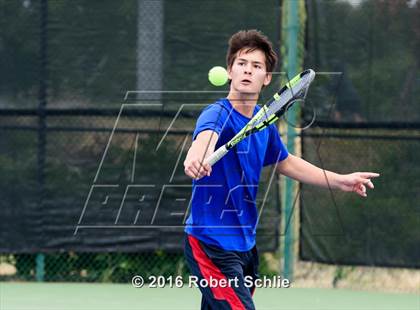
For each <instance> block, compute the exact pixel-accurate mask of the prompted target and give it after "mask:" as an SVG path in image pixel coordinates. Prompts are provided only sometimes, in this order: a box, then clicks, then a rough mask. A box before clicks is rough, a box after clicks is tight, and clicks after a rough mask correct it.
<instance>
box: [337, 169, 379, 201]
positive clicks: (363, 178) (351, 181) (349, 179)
mask: <svg viewBox="0 0 420 310" xmlns="http://www.w3.org/2000/svg"><path fill="white" fill-rule="evenodd" d="M377 177H379V173H374V172H355V173H350V174H343V175H341V176H340V179H339V184H338V188H339V189H341V190H342V191H345V192H355V193H357V194H359V195H360V196H362V197H367V193H366V187H369V188H370V189H373V188H374V186H373V182H372V180H371V179H372V178H377Z"/></svg>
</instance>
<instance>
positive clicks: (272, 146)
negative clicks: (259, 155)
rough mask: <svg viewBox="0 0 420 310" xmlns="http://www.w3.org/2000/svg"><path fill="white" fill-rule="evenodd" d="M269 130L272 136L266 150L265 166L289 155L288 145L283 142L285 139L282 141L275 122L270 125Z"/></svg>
mask: <svg viewBox="0 0 420 310" xmlns="http://www.w3.org/2000/svg"><path fill="white" fill-rule="evenodd" d="M268 130H269V131H270V136H269V141H268V146H267V150H266V152H265V157H264V164H263V165H264V166H268V165H273V164H275V163H277V162H279V161H282V160H285V159H286V158H287V156H288V155H289V152H288V151H287V148H286V146H285V145H284V144H283V141H281V138H280V135H279V132H278V131H277V128H276V126H275V125H274V124H273V125H270V127H269V128H268Z"/></svg>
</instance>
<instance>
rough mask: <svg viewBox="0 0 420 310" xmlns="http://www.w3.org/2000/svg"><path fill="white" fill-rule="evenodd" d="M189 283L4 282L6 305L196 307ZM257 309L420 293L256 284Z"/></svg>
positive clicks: (338, 306) (384, 303) (24, 308)
mask: <svg viewBox="0 0 420 310" xmlns="http://www.w3.org/2000/svg"><path fill="white" fill-rule="evenodd" d="M200 298H201V297H200V293H199V291H198V289H195V288H193V289H191V288H153V289H152V288H140V289H136V288H133V287H132V286H131V285H124V284H68V283H42V284H37V283H1V284H0V300H1V301H0V308H1V309H2V310H38V309H39V310H41V309H42V310H82V309H83V310H94V309H95V310H96V309H98V310H99V309H100V310H115V309H120V310H125V309H127V310H132V309H184V310H186V309H198V308H199V307H200ZM255 304H256V307H257V309H278V310H280V309H290V310H292V309H293V310H305V309H308V310H309V309H310V310H317V309H319V310H329V309H331V310H373V309H377V310H388V309H389V310H397V309H398V310H411V309H413V310H418V309H420V295H419V294H396V293H378V292H366V291H363V292H362V291H352V290H344V289H312V288H289V289H275V288H270V289H268V288H264V289H257V291H256V293H255Z"/></svg>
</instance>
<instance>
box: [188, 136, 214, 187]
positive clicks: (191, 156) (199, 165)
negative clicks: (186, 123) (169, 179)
mask: <svg viewBox="0 0 420 310" xmlns="http://www.w3.org/2000/svg"><path fill="white" fill-rule="evenodd" d="M218 138H219V135H218V134H217V133H216V132H215V131H213V130H204V131H202V132H200V133H199V134H198V135H197V137H196V138H195V140H194V141H193V143H192V145H191V147H190V149H189V150H188V153H187V157H186V158H185V161H184V171H185V174H186V175H187V176H189V177H190V178H193V179H196V180H198V179H200V178H202V177H204V176H205V175H207V176H209V175H210V174H211V166H210V165H209V164H204V159H205V158H207V156H209V155H210V154H212V153H213V152H214V149H215V147H216V142H217V139H218Z"/></svg>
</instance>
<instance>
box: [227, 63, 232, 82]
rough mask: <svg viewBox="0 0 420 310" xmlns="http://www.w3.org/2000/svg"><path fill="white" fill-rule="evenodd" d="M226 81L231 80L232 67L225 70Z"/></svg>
mask: <svg viewBox="0 0 420 310" xmlns="http://www.w3.org/2000/svg"><path fill="white" fill-rule="evenodd" d="M226 71H227V74H228V79H229V80H232V66H228V67H227V69H226Z"/></svg>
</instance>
